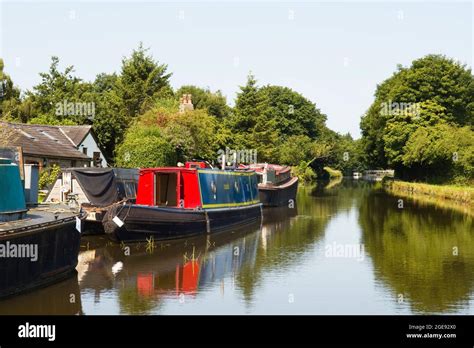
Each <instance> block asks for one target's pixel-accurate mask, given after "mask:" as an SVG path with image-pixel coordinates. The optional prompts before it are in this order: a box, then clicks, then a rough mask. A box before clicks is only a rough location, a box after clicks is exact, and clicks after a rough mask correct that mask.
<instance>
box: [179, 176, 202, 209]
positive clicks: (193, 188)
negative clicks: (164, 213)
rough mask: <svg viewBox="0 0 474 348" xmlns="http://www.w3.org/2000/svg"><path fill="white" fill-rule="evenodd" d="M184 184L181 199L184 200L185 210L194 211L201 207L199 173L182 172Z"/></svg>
mask: <svg viewBox="0 0 474 348" xmlns="http://www.w3.org/2000/svg"><path fill="white" fill-rule="evenodd" d="M181 176H182V179H183V180H182V183H183V185H182V186H181V191H182V195H181V197H182V198H183V200H184V208H189V209H194V208H197V207H200V206H201V194H200V193H199V183H198V178H197V172H196V171H193V172H189V171H183V172H181Z"/></svg>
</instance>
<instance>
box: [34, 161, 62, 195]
mask: <svg viewBox="0 0 474 348" xmlns="http://www.w3.org/2000/svg"><path fill="white" fill-rule="evenodd" d="M60 173H61V168H60V167H59V166H58V165H57V164H53V165H52V166H51V167H47V168H44V169H43V170H42V171H41V173H40V175H39V180H38V186H39V188H40V190H44V189H47V188H49V187H50V186H51V185H54V183H55V182H56V179H57V178H58V176H59V174H60Z"/></svg>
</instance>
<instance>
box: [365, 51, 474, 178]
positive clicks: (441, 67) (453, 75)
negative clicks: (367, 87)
mask: <svg viewBox="0 0 474 348" xmlns="http://www.w3.org/2000/svg"><path fill="white" fill-rule="evenodd" d="M394 105H395V106H396V107H395V108H394ZM399 105H409V106H410V107H408V108H402V107H398V106H399ZM444 123H448V124H451V125H453V126H455V127H459V126H461V127H462V126H471V127H472V126H473V125H474V79H473V76H472V74H471V70H470V69H468V68H467V67H466V66H464V65H461V64H459V63H457V62H455V61H454V60H452V59H449V58H446V57H444V56H440V55H428V56H426V57H423V58H421V59H417V60H415V61H413V63H412V64H411V66H410V67H408V68H405V67H402V66H399V67H398V70H397V71H396V72H395V74H394V75H393V76H392V77H390V78H389V79H387V80H385V81H384V82H383V83H382V84H380V85H379V86H377V90H376V93H375V101H374V103H373V104H372V105H371V106H370V108H369V110H368V111H367V113H366V114H365V115H364V116H363V117H362V119H361V130H362V145H363V148H364V151H365V152H366V157H367V161H368V164H369V165H370V166H371V167H372V168H383V167H387V166H392V167H394V168H395V169H396V171H397V175H401V176H402V177H412V178H413V177H415V176H416V175H415V174H416V173H421V172H423V173H428V172H429V171H427V170H424V169H423V168H422V167H423V166H425V163H418V164H417V166H410V167H408V166H407V165H406V163H407V162H406V161H405V160H404V158H405V156H407V158H408V157H411V155H410V154H408V153H407V151H410V149H412V147H405V145H406V144H407V141H408V140H409V139H410V137H411V136H412V134H414V132H416V131H417V130H418V129H419V128H420V127H431V126H434V125H437V124H444ZM420 132H422V131H420ZM420 134H421V133H420ZM419 136H420V135H419ZM439 151H440V154H441V153H442V152H443V151H442V150H441V148H439ZM438 165H440V166H442V163H438ZM418 166H421V167H418ZM415 167H416V168H415ZM425 169H426V168H425ZM431 173H432V176H434V175H435V171H431ZM429 176H430V175H429V174H428V177H429Z"/></svg>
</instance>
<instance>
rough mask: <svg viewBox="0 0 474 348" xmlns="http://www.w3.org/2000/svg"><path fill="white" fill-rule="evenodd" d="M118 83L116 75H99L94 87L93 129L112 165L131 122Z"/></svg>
mask: <svg viewBox="0 0 474 348" xmlns="http://www.w3.org/2000/svg"><path fill="white" fill-rule="evenodd" d="M117 82H118V76H117V75H116V74H99V75H97V77H96V79H95V81H94V83H93V85H92V88H93V93H94V97H93V98H94V102H95V103H96V108H95V109H96V114H95V117H94V120H93V126H92V128H93V130H94V133H95V134H96V136H97V140H98V143H99V146H100V147H101V149H103V151H104V155H105V157H106V158H107V161H108V162H109V163H111V164H114V151H115V148H116V146H117V145H118V144H120V143H121V142H122V141H123V138H124V135H125V131H126V130H127V128H128V125H129V122H130V120H129V119H128V117H127V115H126V113H125V110H124V107H123V102H122V99H121V98H120V96H119V95H118V92H117Z"/></svg>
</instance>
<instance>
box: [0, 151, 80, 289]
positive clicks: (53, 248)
mask: <svg viewBox="0 0 474 348" xmlns="http://www.w3.org/2000/svg"><path fill="white" fill-rule="evenodd" d="M80 225H81V220H80V219H78V217H77V213H74V212H72V211H70V210H69V209H68V208H67V207H60V206H54V207H52V206H41V205H40V206H38V207H36V208H34V209H30V210H28V209H27V207H26V204H25V196H24V189H23V185H22V183H21V178H20V172H19V166H18V165H16V164H13V163H11V161H10V160H9V159H5V158H1V159H0V274H1V276H0V298H1V297H6V296H11V295H15V294H18V293H21V292H24V291H28V290H32V289H35V288H37V287H41V286H45V285H48V284H51V283H53V282H57V281H59V280H62V279H65V278H66V277H69V276H71V275H72V274H74V272H75V267H76V265H77V260H78V254H79V245H80V237H81V234H80V230H81V228H80Z"/></svg>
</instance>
